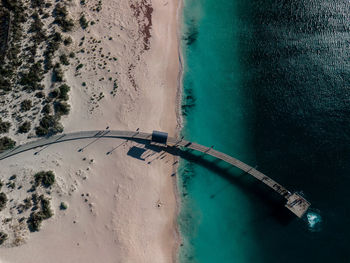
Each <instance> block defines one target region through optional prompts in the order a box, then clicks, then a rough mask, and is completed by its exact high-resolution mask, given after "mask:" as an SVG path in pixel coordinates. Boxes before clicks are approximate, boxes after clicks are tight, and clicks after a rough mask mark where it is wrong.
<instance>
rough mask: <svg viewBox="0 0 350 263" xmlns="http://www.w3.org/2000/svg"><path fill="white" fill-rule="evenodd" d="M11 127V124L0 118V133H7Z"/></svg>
mask: <svg viewBox="0 0 350 263" xmlns="http://www.w3.org/2000/svg"><path fill="white" fill-rule="evenodd" d="M10 127H11V123H9V122H8V121H2V120H1V118H0V133H8V132H9V130H10Z"/></svg>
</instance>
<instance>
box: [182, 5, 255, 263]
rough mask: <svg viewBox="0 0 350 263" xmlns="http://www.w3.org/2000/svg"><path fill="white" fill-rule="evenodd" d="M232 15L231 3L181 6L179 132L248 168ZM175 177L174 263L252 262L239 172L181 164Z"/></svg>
mask: <svg viewBox="0 0 350 263" xmlns="http://www.w3.org/2000/svg"><path fill="white" fill-rule="evenodd" d="M236 8H237V7H236V6H235V4H234V1H225V0H201V1H185V7H184V10H185V11H184V26H183V41H182V45H183V47H182V48H183V52H184V57H185V67H184V80H183V85H184V98H183V106H182V111H183V116H184V121H185V123H184V125H185V126H184V127H185V128H184V129H183V131H182V133H183V135H184V136H185V138H186V139H188V140H192V141H195V142H198V143H201V144H203V145H207V146H209V147H210V146H212V145H214V148H215V149H217V150H220V151H222V152H225V153H227V154H230V155H232V156H235V157H237V158H240V159H241V160H244V161H246V162H248V163H250V164H254V156H253V155H252V151H251V146H252V145H251V144H252V142H251V139H252V136H251V132H250V130H251V126H252V123H250V122H249V120H252V116H251V115H252V111H251V109H252V104H251V102H250V101H249V100H247V99H245V98H246V96H244V93H245V92H246V90H244V87H243V85H242V83H241V78H242V77H243V76H244V74H243V72H244V71H242V65H240V62H239V54H238V52H239V50H238V43H239V41H238V36H239V34H240V33H241V32H242V31H244V27H243V25H242V24H241V23H240V22H239V20H238V19H235V18H234V17H235V16H234V14H235V12H236ZM215 165H217V166H215ZM213 166H214V167H213ZM180 174H181V175H182V183H181V187H180V188H181V189H182V191H183V196H182V212H181V215H180V219H179V221H180V225H181V232H182V236H183V238H184V245H183V247H182V248H181V251H180V258H181V260H182V262H203V263H205V262H222V263H225V262H249V258H250V256H251V254H252V253H253V254H255V255H258V253H259V251H258V248H257V246H256V245H255V243H254V239H252V238H251V237H252V236H253V233H252V229H251V228H250V226H249V225H250V223H251V220H253V218H252V217H251V210H250V209H251V207H250V204H249V201H248V197H247V189H246V188H244V187H241V183H242V181H243V180H245V178H242V172H240V171H236V170H234V169H228V166H227V165H226V166H225V164H221V163H215V161H214V160H210V159H208V160H207V161H206V162H205V161H204V163H200V164H198V163H197V164H196V163H194V162H189V161H186V160H182V162H181V167H180ZM225 175H226V177H225ZM243 177H244V176H243ZM247 248H249V249H247Z"/></svg>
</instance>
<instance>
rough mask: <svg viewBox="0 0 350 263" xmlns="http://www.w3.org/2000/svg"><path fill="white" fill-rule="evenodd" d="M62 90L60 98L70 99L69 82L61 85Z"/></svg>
mask: <svg viewBox="0 0 350 263" xmlns="http://www.w3.org/2000/svg"><path fill="white" fill-rule="evenodd" d="M59 90H60V95H59V97H58V98H59V99H62V100H68V99H69V97H68V92H69V91H70V87H69V86H68V85H67V84H63V85H61V86H60V87H59Z"/></svg>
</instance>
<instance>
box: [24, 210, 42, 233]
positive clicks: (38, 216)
mask: <svg viewBox="0 0 350 263" xmlns="http://www.w3.org/2000/svg"><path fill="white" fill-rule="evenodd" d="M43 220H44V215H43V213H42V212H32V213H31V214H30V216H29V218H28V220H27V225H28V229H29V231H30V232H35V231H39V229H40V226H41V222H42V221H43Z"/></svg>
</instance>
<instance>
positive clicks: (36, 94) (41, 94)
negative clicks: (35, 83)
mask: <svg viewBox="0 0 350 263" xmlns="http://www.w3.org/2000/svg"><path fill="white" fill-rule="evenodd" d="M35 97H37V98H39V99H41V98H44V97H45V94H44V92H42V91H39V92H37V93H35Z"/></svg>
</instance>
